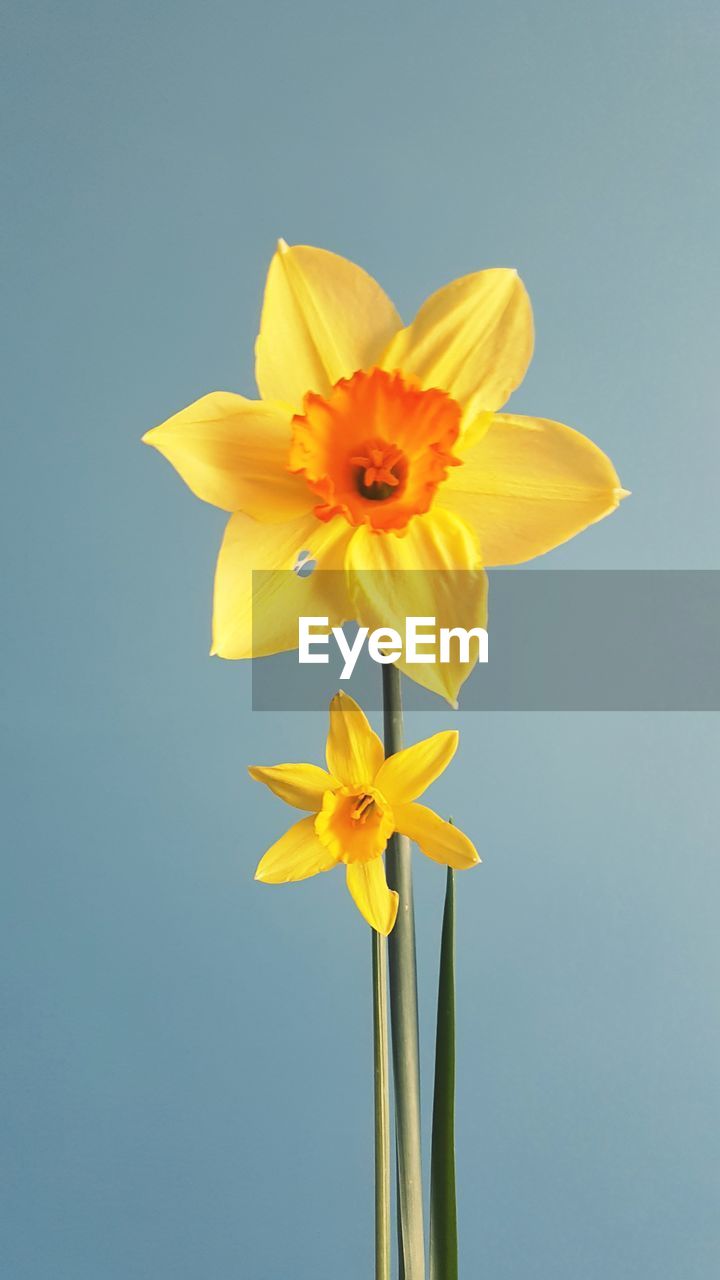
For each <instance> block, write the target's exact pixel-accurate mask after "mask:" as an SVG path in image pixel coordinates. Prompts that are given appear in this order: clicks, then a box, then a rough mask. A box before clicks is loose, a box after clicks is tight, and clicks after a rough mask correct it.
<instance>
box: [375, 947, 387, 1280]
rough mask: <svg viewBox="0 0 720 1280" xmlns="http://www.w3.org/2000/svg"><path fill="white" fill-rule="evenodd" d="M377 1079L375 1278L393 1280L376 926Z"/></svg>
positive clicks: (383, 1003) (383, 1014) (382, 986)
mask: <svg viewBox="0 0 720 1280" xmlns="http://www.w3.org/2000/svg"><path fill="white" fill-rule="evenodd" d="M372 975H373V1062H374V1082H375V1280H390V1095H389V1089H388V1030H387V1025H388V1024H387V942H386V940H385V938H383V937H381V936H380V934H379V933H376V932H375V930H374V929H373V930H372Z"/></svg>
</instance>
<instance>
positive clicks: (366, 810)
mask: <svg viewBox="0 0 720 1280" xmlns="http://www.w3.org/2000/svg"><path fill="white" fill-rule="evenodd" d="M374 808H375V801H374V800H373V798H372V796H368V795H365V796H361V797H360V800H359V802H358V804H357V805H356V806H355V808H354V809H353V811H352V814H351V815H350V816H351V817H352V819H353V821H354V822H366V821H367V819H368V818H369V816H370V813H371V811H372V810H373V809H374Z"/></svg>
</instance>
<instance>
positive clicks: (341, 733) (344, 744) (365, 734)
mask: <svg viewBox="0 0 720 1280" xmlns="http://www.w3.org/2000/svg"><path fill="white" fill-rule="evenodd" d="M326 755H327V764H328V769H329V770H330V772H331V773H332V774H334V775H335V777H336V778H339V779H340V781H341V782H342V783H343V785H344V786H346V787H353V786H359V787H362V786H366V785H367V786H370V785H371V784H372V782H373V780H374V778H375V775H376V773H377V771H378V769H379V768H380V765H381V764H382V762H383V760H384V759H385V752H384V750H383V745H382V742H381V741H380V739H379V738H378V736H377V734H376V733H374V732H373V730H372V729H371V727H370V725H369V723H368V720H367V717H366V715H365V712H364V711H363V710H362V708H361V707H359V706H358V704H357V702H356V701H355V699H354V698H351V697H350V695H349V694H347V693H336V694H335V697H334V698H333V700H332V702H331V703H330V730H329V732H328V739H327V751H326Z"/></svg>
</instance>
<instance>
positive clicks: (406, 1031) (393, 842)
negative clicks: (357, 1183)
mask: <svg viewBox="0 0 720 1280" xmlns="http://www.w3.org/2000/svg"><path fill="white" fill-rule="evenodd" d="M383 713H384V724H385V754H386V756H390V755H394V754H395V752H396V751H400V750H402V746H403V714H402V698H401V692H400V672H399V671H398V669H397V667H395V666H394V665H390V664H388V665H386V666H384V667H383ZM386 861H387V879H388V884H389V885H390V887H391V888H392V889H396V890H397V892H398V894H399V895H400V906H399V910H398V916H397V921H396V924H395V928H394V929H393V931H392V933H391V934H390V937H389V939H388V955H389V973H390V1015H391V1028H392V1062H393V1082H394V1096H395V1134H396V1143H397V1177H398V1218H399V1243H398V1247H399V1251H400V1275H401V1276H404V1280H424V1277H425V1239H424V1231H423V1189H422V1158H421V1144H420V1054H419V1044H418V1041H419V1035H418V999H417V965H416V960H415V920H414V914H413V891H412V867H411V861H410V842H409V840H408V839H407V837H406V836H402V835H400V834H399V833H397V832H396V833H395V835H393V836H392V837H391V839H390V841H389V843H388V847H387V857H386Z"/></svg>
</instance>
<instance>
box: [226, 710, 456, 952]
mask: <svg viewBox="0 0 720 1280" xmlns="http://www.w3.org/2000/svg"><path fill="white" fill-rule="evenodd" d="M457 744H458V734H457V732H456V731H448V732H445V733H436V734H433V736H432V737H431V738H426V739H425V740H424V741H423V742H417V743H416V744H415V746H413V747H407V748H406V749H405V750H404V751H398V752H396V754H395V755H392V756H388V758H387V759H386V758H385V752H384V750H383V745H382V743H381V741H380V739H379V738H378V736H377V734H376V733H373V730H372V729H371V728H370V725H369V724H368V722H367V719H366V718H365V715H364V713H363V712H362V711H361V709H360V707H359V706H358V704H357V703H356V702H355V701H354V700H353V699H352V698H350V697H349V696H348V695H347V694H345V693H338V694H336V695H335V697H334V698H333V700H332V702H331V703H330V731H329V733H328V739H327V750H326V758H327V770H326V769H321V768H320V767H319V766H318V765H314V764H278V765H275V766H273V767H270V768H263V767H260V766H251V768H250V770H249V772H250V774H251V776H252V777H253V778H255V779H256V780H257V781H258V782H264V783H265V785H266V786H267V787H269V788H270V790H271V791H274V792H275V795H277V796H280V799H281V800H285V802H286V803H287V804H291V805H293V806H294V807H295V808H296V809H305V810H309V812H310V814H311V816H310V817H308V818H303V819H302V820H301V821H300V822H296V823H295V825H294V826H292V827H291V828H290V830H289V831H288V832H286V834H285V835H284V836H281V838H280V839H279V840H278V841H277V842H276V843H275V844H274V845H272V847H271V848H270V849H268V851H267V853H266V854H265V856H264V857H263V858H262V859H261V861H260V864H259V866H258V869H257V871H256V873H255V879H256V880H262V881H263V882H265V883H266V884H286V883H287V882H288V881H291V880H305V879H307V877H308V876H314V875H316V874H317V872H319V871H329V870H330V868H331V867H335V866H337V865H338V864H339V863H344V864H345V866H346V868H347V872H346V874H347V886H348V889H349V890H350V893H351V895H352V897H353V899H354V901H355V904H356V905H357V907H358V908H359V910H360V911H361V912H362V914H363V915H364V917H365V919H366V920H367V922H368V924H370V925H372V927H373V929H377V931H378V933H382V934H388V933H390V931H391V929H392V927H393V925H394V924H395V918H396V916H397V910H398V895H397V893H395V892H394V891H393V890H391V889H389V888H388V885H387V881H386V879H385V866H384V863H383V852H384V850H385V846H386V844H387V842H388V840H389V838H390V836H391V835H392V834H393V832H394V831H399V832H401V833H402V834H403V835H406V836H409V837H410V839H411V840H414V841H415V843H416V844H417V845H418V846H419V848H420V849H421V850H422V852H423V853H425V854H427V856H428V858H432V859H433V861H435V862H442V863H444V864H445V865H446V866H449V867H455V868H457V869H462V868H464V867H472V866H474V865H475V863H476V862H479V861H480V859H479V858H478V855H477V852H476V850H475V847H474V845H473V844H472V843H471V841H470V840H468V837H467V836H465V835H463V833H462V831H458V829H457V827H454V826H452V824H451V823H449V822H445V821H444V820H443V819H442V818H439V817H438V815H437V814H436V813H433V811H432V809H428V808H426V806H425V805H422V804H417V803H416V801H417V798H418V796H421V795H422V793H423V792H424V791H425V789H426V787H429V786H430V783H431V782H434V780H435V778H437V777H438V776H439V774H441V773H442V772H443V770H444V769H445V768H447V766H448V764H449V763H450V761H451V760H452V758H453V756H454V754H455V751H456V749H457Z"/></svg>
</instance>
